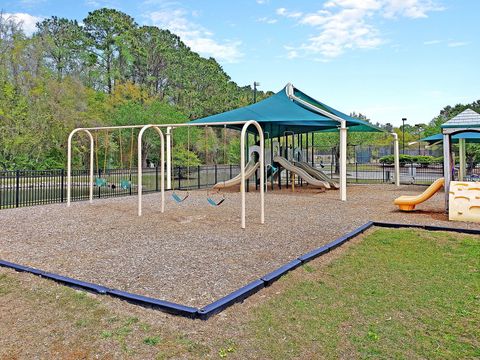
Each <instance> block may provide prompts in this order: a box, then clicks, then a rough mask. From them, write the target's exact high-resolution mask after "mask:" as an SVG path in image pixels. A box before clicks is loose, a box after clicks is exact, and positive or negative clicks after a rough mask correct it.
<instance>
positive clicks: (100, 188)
mask: <svg viewBox="0 0 480 360" xmlns="http://www.w3.org/2000/svg"><path fill="white" fill-rule="evenodd" d="M98 177H99V178H100V179H101V178H102V169H98ZM101 196H102V187H101V186H99V187H98V198H99V199H100V197H101Z"/></svg>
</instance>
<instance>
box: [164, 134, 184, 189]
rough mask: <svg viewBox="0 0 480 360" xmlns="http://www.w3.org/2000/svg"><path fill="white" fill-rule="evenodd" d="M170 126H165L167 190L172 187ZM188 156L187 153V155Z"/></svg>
mask: <svg viewBox="0 0 480 360" xmlns="http://www.w3.org/2000/svg"><path fill="white" fill-rule="evenodd" d="M171 137H172V128H171V127H167V133H166V143H167V144H166V147H167V154H166V155H167V190H170V189H171V188H172V142H171V141H172V140H171ZM187 156H188V155H187Z"/></svg>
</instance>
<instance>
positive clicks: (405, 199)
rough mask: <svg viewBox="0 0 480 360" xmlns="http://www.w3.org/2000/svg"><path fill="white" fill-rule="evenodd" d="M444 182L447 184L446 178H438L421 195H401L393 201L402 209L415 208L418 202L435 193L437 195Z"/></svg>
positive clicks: (409, 209) (410, 209)
mask: <svg viewBox="0 0 480 360" xmlns="http://www.w3.org/2000/svg"><path fill="white" fill-rule="evenodd" d="M444 184H445V179H444V178H440V179H437V180H435V182H434V183H433V184H432V185H430V186H429V187H428V188H427V190H425V191H424V192H423V193H421V194H420V195H416V196H407V195H404V196H400V197H398V198H396V199H395V201H394V202H393V203H394V204H395V205H398V207H399V208H400V210H402V211H412V210H415V205H418V204H420V203H422V202H424V201H427V200H428V199H430V198H431V197H432V196H433V195H435V193H437V192H438V191H440V189H441V188H442V187H443V185H444Z"/></svg>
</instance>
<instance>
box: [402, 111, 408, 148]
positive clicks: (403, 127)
mask: <svg viewBox="0 0 480 360" xmlns="http://www.w3.org/2000/svg"><path fill="white" fill-rule="evenodd" d="M405 121H407V118H402V154H403V155H405Z"/></svg>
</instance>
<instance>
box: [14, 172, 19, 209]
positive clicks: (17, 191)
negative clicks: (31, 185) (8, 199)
mask: <svg viewBox="0 0 480 360" xmlns="http://www.w3.org/2000/svg"><path fill="white" fill-rule="evenodd" d="M19 202H20V170H17V171H16V172H15V207H17V208H18V205H19Z"/></svg>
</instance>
